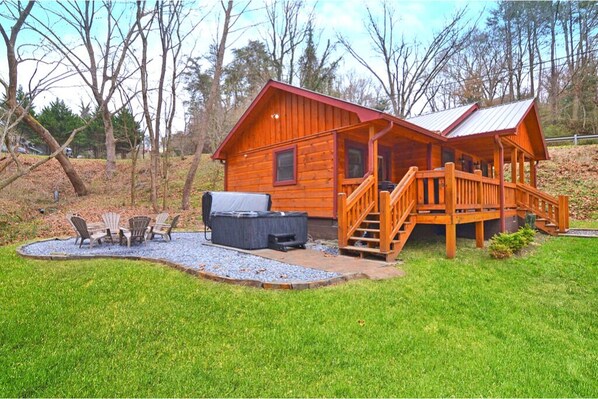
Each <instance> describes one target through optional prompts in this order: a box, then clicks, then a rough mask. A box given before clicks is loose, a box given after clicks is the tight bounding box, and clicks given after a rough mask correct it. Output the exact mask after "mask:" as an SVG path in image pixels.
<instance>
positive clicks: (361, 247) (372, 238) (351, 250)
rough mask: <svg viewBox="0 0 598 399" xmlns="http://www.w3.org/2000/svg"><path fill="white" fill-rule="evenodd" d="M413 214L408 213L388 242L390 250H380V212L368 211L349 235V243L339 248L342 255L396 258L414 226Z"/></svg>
mask: <svg viewBox="0 0 598 399" xmlns="http://www.w3.org/2000/svg"><path fill="white" fill-rule="evenodd" d="M415 216H416V215H415V214H411V215H409V217H408V218H407V219H406V220H405V222H404V223H403V225H402V226H401V228H400V229H399V231H398V232H397V234H396V236H395V237H394V238H393V240H392V241H391V244H390V251H386V252H384V251H381V250H380V213H378V212H370V213H369V214H368V215H367V216H366V217H365V219H364V220H363V222H362V223H361V225H360V226H359V227H358V228H357V229H355V232H354V233H353V235H352V236H351V237H349V245H347V246H345V247H342V248H340V251H341V253H342V254H344V255H358V256H361V257H363V256H365V255H373V256H379V257H383V258H384V259H385V260H386V261H387V262H392V261H394V260H396V258H397V256H398V255H399V253H400V252H401V250H402V249H403V247H404V246H405V243H406V242H407V239H408V238H409V235H410V234H411V232H412V231H413V228H414V227H415V222H414V221H415Z"/></svg>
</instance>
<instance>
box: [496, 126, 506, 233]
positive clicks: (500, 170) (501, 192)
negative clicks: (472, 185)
mask: <svg viewBox="0 0 598 399" xmlns="http://www.w3.org/2000/svg"><path fill="white" fill-rule="evenodd" d="M494 143H495V145H496V147H495V151H494V157H495V159H496V158H498V180H499V203H500V205H499V207H500V208H499V212H500V231H501V233H504V232H505V230H507V220H506V219H505V174H504V166H505V149H504V147H503V145H502V142H501V141H500V137H498V136H494ZM496 150H497V151H496ZM497 153H498V157H497Z"/></svg>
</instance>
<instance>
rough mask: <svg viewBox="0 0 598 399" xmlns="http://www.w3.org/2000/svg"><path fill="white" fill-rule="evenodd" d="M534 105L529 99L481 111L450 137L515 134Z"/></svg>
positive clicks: (474, 114)
mask: <svg viewBox="0 0 598 399" xmlns="http://www.w3.org/2000/svg"><path fill="white" fill-rule="evenodd" d="M533 104H534V100H533V99H529V100H524V101H517V102H514V103H509V104H503V105H497V106H494V107H490V108H485V109H479V110H477V111H476V112H473V113H472V114H471V115H470V116H469V117H468V118H466V119H465V120H464V121H463V122H462V123H461V124H459V125H458V126H457V127H455V128H454V129H453V130H452V131H450V132H449V133H448V137H449V138H455V137H464V136H472V135H476V134H483V133H490V132H507V131H509V132H511V133H515V131H516V129H517V126H519V124H520V123H521V122H522V121H523V119H524V118H525V116H526V115H527V113H528V112H529V110H530V108H531V107H532V106H533Z"/></svg>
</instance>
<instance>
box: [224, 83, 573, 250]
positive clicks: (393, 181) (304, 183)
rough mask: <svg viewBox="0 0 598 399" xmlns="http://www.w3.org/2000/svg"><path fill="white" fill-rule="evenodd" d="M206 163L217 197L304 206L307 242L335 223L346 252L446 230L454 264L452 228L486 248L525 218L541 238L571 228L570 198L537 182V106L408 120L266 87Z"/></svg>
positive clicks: (472, 109)
mask: <svg viewBox="0 0 598 399" xmlns="http://www.w3.org/2000/svg"><path fill="white" fill-rule="evenodd" d="M213 159H216V160H220V161H221V162H223V163H224V166H225V178H224V187H225V190H227V191H244V192H261V193H269V194H271V196H272V209H274V210H287V211H295V210H297V211H307V212H308V215H309V220H310V222H309V229H310V233H311V234H312V235H313V236H316V237H317V236H321V235H322V233H323V232H325V230H323V227H328V230H330V229H331V228H332V229H334V235H335V236H336V237H338V244H339V248H340V249H341V251H342V252H347V253H357V254H374V255H381V256H383V257H385V258H386V259H387V260H389V261H390V260H394V259H396V257H397V255H398V254H399V252H400V251H401V249H402V248H403V246H404V245H405V242H406V241H407V239H408V238H409V236H410V235H411V233H412V232H413V231H414V228H415V227H416V226H426V225H427V226H430V225H432V226H433V225H441V226H443V227H442V228H441V231H443V232H444V234H445V236H446V254H447V256H448V257H449V258H453V257H454V256H455V253H456V236H457V233H458V231H459V230H462V231H463V232H465V233H466V232H467V230H469V231H471V234H472V236H473V235H475V238H476V243H477V246H478V247H482V246H483V243H484V238H485V236H486V237H487V236H488V235H489V234H488V233H489V231H488V230H489V229H491V230H493V232H495V231H505V230H513V229H516V228H517V227H518V218H519V220H521V218H523V217H525V214H526V213H527V212H532V213H534V214H535V215H537V227H538V228H539V229H541V230H543V231H545V232H547V233H549V234H557V233H558V232H564V231H566V230H567V229H568V225H569V221H568V214H569V213H568V199H567V197H566V196H559V197H558V198H557V197H553V196H550V195H548V194H546V193H544V192H542V191H540V190H538V188H537V187H536V167H537V163H538V162H539V161H542V160H546V159H548V151H547V148H546V144H545V141H544V137H543V134H542V130H541V127H540V122H539V119H538V110H537V106H536V103H535V101H534V100H525V101H519V102H515V103H510V104H505V105H500V106H495V107H491V108H486V109H481V108H480V107H479V106H478V105H477V104H471V105H467V106H462V107H458V108H454V109H450V110H446V111H441V112H436V113H432V114H428V115H424V116H420V117H415V118H411V119H407V120H405V119H400V118H397V117H395V116H392V115H389V114H386V113H383V112H380V111H377V110H373V109H370V108H367V107H363V106H360V105H357V104H352V103H349V102H346V101H343V100H339V99H337V98H333V97H329V96H325V95H322V94H318V93H315V92H312V91H309V90H305V89H301V88H298V87H294V86H291V85H288V84H284V83H280V82H277V81H269V82H268V83H267V84H266V85H265V87H264V88H263V89H262V91H261V92H260V93H259V95H258V96H257V97H256V99H255V100H254V101H253V103H252V104H251V106H250V107H249V108H248V109H247V111H246V112H245V113H244V115H243V116H242V117H241V119H240V120H239V121H238V122H237V124H236V125H235V126H234V127H233V129H232V130H231V131H230V133H229V134H228V136H227V137H226V138H225V140H224V141H223V142H222V143H221V145H220V146H219V148H218V149H217V150H216V152H215V153H214V155H213ZM506 163H508V164H510V165H511V168H510V172H509V173H508V174H509V175H508V176H505V173H504V171H505V164H506ZM458 227H459V229H458ZM466 228H467V229H466ZM436 229H437V230H438V228H436ZM485 232H486V234H485Z"/></svg>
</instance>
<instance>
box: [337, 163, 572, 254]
mask: <svg viewBox="0 0 598 399" xmlns="http://www.w3.org/2000/svg"><path fill="white" fill-rule="evenodd" d="M502 187H503V188H502V190H501V184H500V181H499V179H493V178H490V177H484V176H482V174H481V171H479V170H477V171H475V173H466V172H462V171H457V170H455V165H454V164H453V163H447V164H446V166H445V168H444V169H443V170H425V171H419V170H418V169H417V168H416V167H412V168H410V169H409V171H408V172H407V174H406V175H405V176H404V177H403V179H402V180H401V182H400V183H399V184H398V185H397V186H396V188H395V189H394V190H393V191H392V192H387V191H381V192H378V185H377V181H376V179H375V178H374V174H368V175H366V177H365V178H363V179H362V181H361V183H360V184H359V185H357V184H356V182H350V184H347V185H344V186H343V188H344V190H343V191H344V192H341V193H339V194H338V234H339V235H338V240H339V248H340V249H341V251H343V252H355V253H359V254H374V255H381V256H383V257H385V258H386V260H387V261H391V260H394V259H396V257H397V255H398V254H399V253H400V251H401V250H402V248H403V246H404V245H405V243H406V241H407V239H408V238H409V235H410V234H411V232H412V231H413V229H414V227H415V225H417V224H418V223H419V224H436V225H445V226H446V254H447V257H448V258H453V257H454V256H455V253H456V225H458V224H464V223H475V226H476V244H477V246H478V247H483V245H484V221H487V220H497V219H501V218H502V219H503V220H504V218H505V217H508V216H514V215H519V216H522V217H524V216H525V213H526V212H532V213H534V214H536V215H537V218H538V219H537V227H538V228H539V229H541V230H543V231H545V232H546V233H548V234H553V235H554V234H557V233H558V232H565V231H567V229H568V228H569V210H568V198H567V197H566V196H559V197H558V198H555V197H552V196H550V195H548V194H546V193H543V192H541V191H539V190H537V189H536V188H534V187H532V186H529V185H527V184H524V183H507V182H505V183H504V184H503V186H502Z"/></svg>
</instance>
